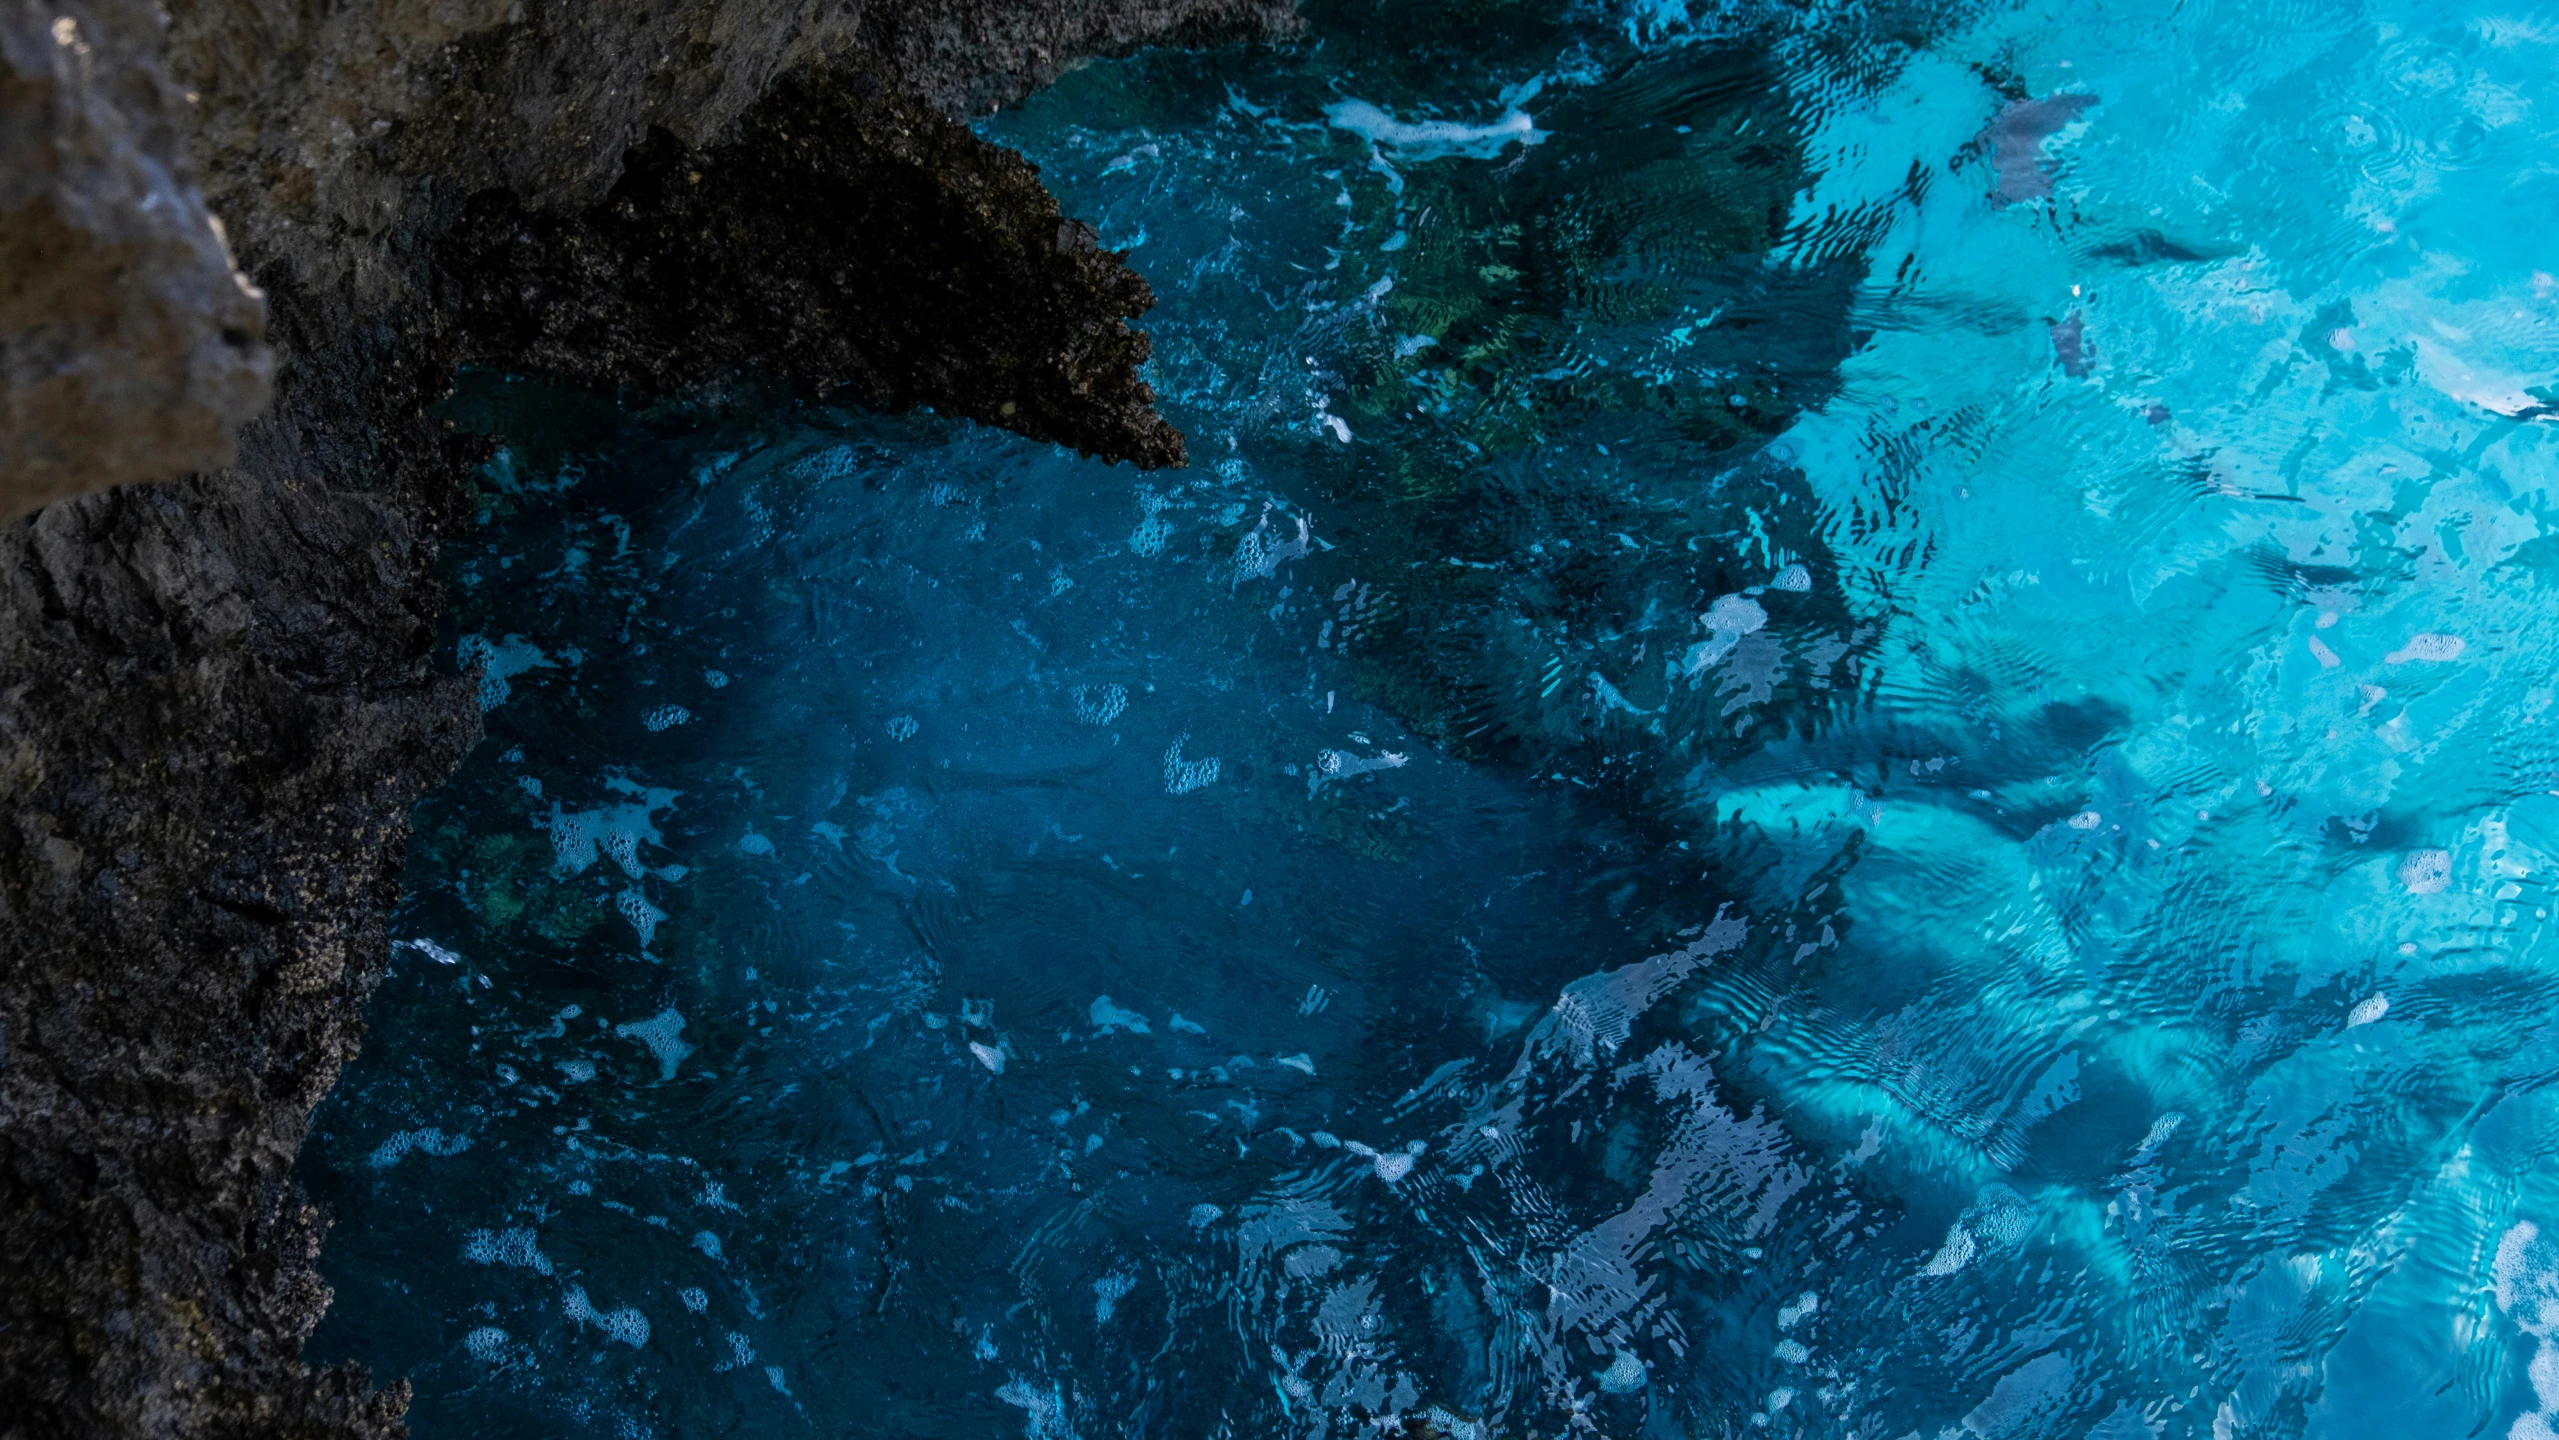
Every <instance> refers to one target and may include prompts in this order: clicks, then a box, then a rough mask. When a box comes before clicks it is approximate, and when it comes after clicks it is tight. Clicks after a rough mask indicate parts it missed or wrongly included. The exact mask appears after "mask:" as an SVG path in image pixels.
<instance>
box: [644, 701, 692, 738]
mask: <svg viewBox="0 0 2559 1440" xmlns="http://www.w3.org/2000/svg"><path fill="white" fill-rule="evenodd" d="M692 718H693V712H692V711H690V710H687V709H685V708H684V707H683V706H681V705H660V706H658V707H657V708H656V709H654V710H651V711H650V712H649V713H647V714H646V715H643V716H641V717H640V726H641V728H642V729H645V730H647V731H648V732H649V733H650V734H652V735H654V734H656V733H658V732H659V731H661V730H672V729H674V728H675V727H676V726H678V725H681V724H683V723H684V722H685V721H687V720H690V719H692Z"/></svg>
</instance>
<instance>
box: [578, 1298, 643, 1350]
mask: <svg viewBox="0 0 2559 1440" xmlns="http://www.w3.org/2000/svg"><path fill="white" fill-rule="evenodd" d="M560 1311H561V1313H562V1314H564V1315H566V1316H568V1318H569V1319H571V1320H574V1321H576V1322H577V1323H578V1324H579V1325H580V1326H582V1327H583V1326H587V1325H593V1326H594V1327H595V1328H597V1329H598V1330H601V1331H603V1332H604V1336H605V1338H606V1339H608V1340H619V1341H621V1342H622V1343H623V1344H625V1345H628V1346H630V1347H632V1348H633V1349H637V1348H639V1347H640V1346H643V1345H646V1344H648V1343H649V1317H647V1316H646V1315H643V1314H641V1313H640V1312H639V1311H638V1310H637V1309H635V1308H633V1307H631V1306H627V1305H626V1306H624V1307H622V1308H621V1309H619V1310H598V1309H596V1308H595V1306H594V1305H593V1304H592V1303H590V1302H589V1301H588V1300H587V1298H586V1287H584V1286H582V1285H572V1286H570V1287H569V1289H568V1293H567V1294H566V1295H564V1296H562V1297H561V1300H560Z"/></svg>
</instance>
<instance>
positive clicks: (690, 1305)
mask: <svg viewBox="0 0 2559 1440" xmlns="http://www.w3.org/2000/svg"><path fill="white" fill-rule="evenodd" d="M675 1298H676V1299H677V1300H679V1301H682V1302H683V1304H684V1308H685V1309H687V1310H690V1311H692V1312H693V1313H694V1314H696V1315H699V1314H701V1313H702V1312H703V1311H705V1310H708V1309H710V1308H711V1295H710V1292H709V1291H706V1290H704V1289H703V1288H702V1287H701V1286H699V1285H687V1286H685V1287H684V1288H683V1289H681V1290H678V1291H676V1292H675Z"/></svg>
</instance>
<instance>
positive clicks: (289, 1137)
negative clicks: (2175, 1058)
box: [0, 0, 1290, 1440]
mask: <svg viewBox="0 0 2559 1440" xmlns="http://www.w3.org/2000/svg"><path fill="white" fill-rule="evenodd" d="M171 12H172V13H171V14H170V15H169V16H168V17H167V18H166V19H165V20H164V19H163V17H162V16H161V15H159V13H158V12H157V11H155V10H154V9H153V8H152V7H150V6H149V5H147V4H137V3H127V0H84V3H73V4H64V5H51V6H46V7H42V8H38V7H36V6H34V5H33V4H21V3H10V0H0V514H6V513H9V512H14V511H22V510H27V509H30V508H31V507H35V506H38V505H42V506H43V507H44V508H41V509H37V510H35V511H34V513H32V514H27V515H23V516H22V517H21V518H19V519H17V520H15V521H13V522H8V523H7V524H6V526H5V528H0V1437H8V1440H17V1437H28V1440H33V1437H51V1436H58V1435H83V1434H137V1435H225V1436H228V1435H242V1436H247V1435H258V1436H298V1435H311V1436H320V1435H389V1434H397V1433H400V1432H401V1429H402V1427H401V1424H400V1421H399V1418H398V1417H399V1415H400V1412H401V1410H402V1408H403V1405H404V1403H405V1391H404V1389H403V1388H402V1387H400V1386H398V1385H394V1386H393V1387H391V1388H390V1389H387V1390H382V1391H375V1390H373V1388H372V1386H371V1384H370V1382H369V1380H368V1378H367V1377H366V1376H365V1375H364V1374H363V1373H362V1372H361V1371H353V1370H347V1371H329V1372H318V1373H314V1372H310V1371H307V1370H306V1369H305V1368H304V1367H303V1366H302V1364H301V1363H300V1359H299V1351H300V1346H301V1341H302V1338H303V1337H304V1336H305V1335H306V1334H308V1333H309V1331H310V1328H311V1326H312V1325H313V1324H314V1323H315V1322H316V1321H317V1319H318V1317H319V1315H320V1313H321V1311H322V1310H323V1309H324V1308H325V1307H326V1305H327V1303H328V1298H329V1297H328V1292H327V1289H326V1287H325V1286H323V1285H322V1284H321V1283H320V1281H319V1279H318V1276H317V1273H316V1271H315V1269H314V1265H313V1261H314V1259H315V1257H316V1255H317V1253H318V1249H319V1244H320V1239H321V1234H322V1231H323V1229H324V1223H323V1221H322V1219H321V1217H319V1216H318V1215H316V1214H315V1213H314V1212H313V1211H312V1209H311V1207H310V1206H309V1205H308V1203H307V1202H306V1201H305V1200H304V1199H303V1198H302V1197H301V1196H300V1195H299V1193H298V1192H297V1191H296V1190H295V1189H294V1187H293V1186H292V1184H291V1182H290V1178H289V1171H290V1167H291V1165H292V1162H293V1157H294V1154H295V1152H296V1150H297V1149H298V1148H299V1146H300V1143H301V1140H302V1135H303V1130H304V1127H305V1125H306V1123H307V1120H308V1117H309V1114H310V1111H311V1108H312V1106H313V1105H314V1104H315V1103H316V1102H317V1101H318V1100H319V1099H320V1097H321V1096H322V1095H324V1094H325V1093H326V1092H327V1090H328V1089H329V1087H330V1085H331V1084H332V1083H333V1082H334V1080H335V1077H336V1075H337V1073H338V1070H339V1068H340V1067H341V1066H342V1065H343V1064H344V1063H345V1062H346V1060H347V1059H348V1057H349V1056H351V1055H352V1054H353V1053H354V1048H355V1046H356V1044H357V1041H358V1038H359V1035H360V1032H361V1017H362V1012H363V1007H364V1004H365V1000H366V998H367V995H368V994H369V992H370V990H371V988H372V985H373V983H374V981H375V979H376V977H377V976H378V975H379V973H380V971H381V967H382V963H383V960H384V958H385V951H386V937H385V934H384V929H383V923H384V916H385V913H386V911H387V908H388V905H389V902H390V901H391V899H392V898H393V887H394V884H395V879H394V877H395V876H396V873H397V870H398V864H399V855H400V847H401V843H402V836H403V834H404V830H405V825H406V817H407V812H408V809H409V806H410V805H411V803H412V802H413V801H414V800H415V799H416V798H417V796H418V795H419V794H421V793H422V792H423V791H424V790H425V789H427V788H428V787H430V786H432V785H433V784H435V783H436V782H437V781H438V780H439V779H440V778H441V777H442V776H443V775H444V774H445V773H446V772H447V771H448V770H449V768H450V767H451V766H452V765H453V763H454V762H455V760H456V759H457V758H458V757H459V756H460V755H461V753H462V752H463V751H464V750H465V749H466V748H467V747H468V746H469V745H470V744H471V743H472V742H473V741H474V740H475V739H476V737H477V734H478V716H477V710H476V707H475V706H474V704H473V702H472V699H471V691H470V684H469V682H468V680H467V679H465V678H460V677H455V676H452V675H450V674H445V673H442V672H441V671H440V670H439V668H438V667H437V666H436V665H435V664H433V663H431V661H430V651H431V649H432V644H433V639H434V636H435V622H436V616H437V613H438V610H439V606H440V603H441V596H440V593H439V589H438V585H437V581H436V578H435V571H434V561H435V554H436V548H437V543H438V538H439V536H440V534H441V533H442V532H443V529H444V527H445V526H446V525H448V524H449V523H452V522H453V521H454V520H455V519H456V518H457V516H458V515H459V514H460V513H461V503H460V502H461V499H462V496H461V490H460V485H461V477H462V475H463V473H464V472H465V469H466V467H467V466H468V465H469V463H470V462H471V461H472V460H473V459H474V458H476V452H475V451H474V449H473V448H472V443H471V442H469V441H467V440H465V439H462V438H459V437H455V436H453V435H451V434H450V433H449V432H448V431H447V430H446V429H445V427H444V426H442V425H441V424H440V423H437V422H436V421H434V420H432V419H431V418H430V416H429V414H428V407H429V406H430V405H432V403H433V402H434V401H435V400H436V399H437V398H438V397H439V396H440V395H441V394H443V393H444V391H445V389H446V388H447V386H448V384H449V382H450V378H451V376H452V373H453V370H454V367H455V366H456V365H457V364H460V363H466V362H469V361H472V360H481V361H487V362H490V363H498V364H508V365H520V366H530V367H538V368H542V369H545V370H548V371H551V372H553V373H556V374H561V375H565V376H568V377H570V378H573V379H576V380H580V381H583V382H586V383H590V384H597V385H606V386H633V387H639V388H643V389H654V390H664V389H669V388H680V387H689V386H694V385H698V384H703V383H709V382H718V381H721V380H723V379H725V378H727V377H730V376H732V375H736V374H739V373H740V372H755V373H756V374H757V375H758V377H759V383H762V384H768V385H769V384H779V385H781V386H783V387H787V388H789V389H793V390H797V391H799V392H801V393H806V394H812V395H826V396H830V397H834V398H839V399H846V400H852V401H856V402H859V403H864V404H871V405H881V406H908V405H918V404H930V405H935V406H937V407H941V408H944V409H947V410H949V411H952V412H953V413H959V414H966V415H970V416H974V417H977V418H980V419H983V420H986V421H988V422H990V423H994V424H1000V425H1005V426H1009V427H1011V428H1015V429H1018V430H1021V431H1023V432H1025V433H1027V434H1031V435H1034V436H1038V437H1042V438H1049V439H1054V440H1059V441H1062V442H1065V443H1069V444H1073V445H1076V446H1079V447H1081V448H1084V449H1086V450H1089V451H1092V452H1094V453H1097V454H1102V455H1106V456H1111V457H1113V458H1128V459H1133V460H1136V461H1138V462H1139V463H1141V464H1169V463H1178V462H1179V460H1180V458H1181V442H1180V439H1179V437H1178V436H1177V435H1175V434H1174V433H1173V432H1172V431H1171V429H1170V428H1169V427H1168V426H1166V425H1165V424H1164V422H1163V421H1162V419H1161V418H1160V417H1158V416H1156V415H1155V413H1154V411H1153V410H1152V408H1151V404H1150V402H1151V398H1152V397H1151V396H1150V395H1149V394H1148V393H1147V391H1146V390H1145V387H1144V386H1143V385H1142V383H1140V382H1139V380H1138V379H1137V376H1136V373H1135V367H1136V364H1137V362H1139V361H1140V360H1142V359H1143V358H1144V355H1145V341H1144V339H1143V337H1142V336H1139V335H1137V334H1135V333H1133V332H1131V331H1130V330H1129V329H1128V328H1127V327H1126V326H1125V324H1124V323H1122V322H1123V320H1124V319H1125V318H1126V317H1128V316H1130V315H1132V314H1134V313H1136V312H1138V311H1140V310H1142V309H1143V308H1144V307H1145V306H1146V304H1147V303H1149V300H1150V297H1149V296H1148V294H1147V292H1146V289H1145V286H1144V284H1143V282H1141V281H1139V280H1138V279H1137V277H1136V276H1135V275H1134V274H1132V273H1131V272H1129V271H1128V270H1127V269H1126V268H1125V267H1124V266H1123V265H1121V264H1120V263H1119V260H1118V257H1117V256H1115V255H1112V254H1110V253H1109V252H1106V251H1103V250H1101V249H1099V248H1098V247H1097V246H1096V244H1095V243H1094V240H1093V237H1092V234H1091V232H1090V231H1089V230H1088V229H1086V228H1085V227H1083V226H1081V225H1080V224H1078V223H1076V222H1074V221H1072V220H1068V219H1065V218H1063V217H1061V216H1060V215H1059V214H1058V211H1057V208H1056V206H1055V203H1054V202H1053V201H1052V200H1051V199H1050V198H1049V197H1048V195H1047V194H1046V192H1045V191H1044V190H1042V189H1041V188H1040V186H1039V184H1038V182H1037V178H1036V174H1035V172H1033V171H1032V170H1031V168H1030V167H1029V166H1028V165H1026V164H1025V163H1023V162H1022V161H1021V160H1020V159H1019V158H1018V157H1015V156H1012V155H1009V154H1007V153H1005V152H1003V151H1001V150H998V149H996V148H995V147H992V146H989V145H987V144H985V143H983V142H981V141H979V140H977V139H976V138H975V137H974V136H973V135H972V134H971V133H970V132H969V131H968V130H967V129H966V128H965V127H964V126H962V125H960V124H957V123H955V122H954V120H953V119H952V118H951V117H952V116H954V115H957V114H962V113H965V112H967V111H970V110H973V109H982V108H985V107H987V106H992V105H996V104H1001V103H1004V102H1006V101H1008V100H1010V99H1011V98H1013V97H1014V96H1017V95H1019V94H1020V93H1022V92H1024V91H1025V90H1027V89H1029V88H1030V87H1032V86H1035V85H1038V84H1040V83H1043V82H1045V81H1046V80H1048V79H1050V78H1052V77H1054V75H1055V74H1056V73H1057V72H1058V70H1059V69H1060V67H1062V66H1064V65H1067V64H1069V63H1072V62H1073V61H1074V60H1075V59H1076V58H1077V57H1079V56H1083V55H1087V54H1092V53H1096V52H1101V51H1109V50H1114V49H1120V48H1125V47H1128V46H1131V45H1134V44H1138V43H1144V42H1149V41H1177V42H1209V41H1219V40H1226V39H1236V38H1256V37H1267V36H1271V35H1275V34H1277V33H1280V32H1282V31H1283V30H1285V29H1286V28H1287V26H1288V25H1289V24H1290V15H1289V10H1288V6H1287V4H1286V0H1091V3H1076V0H912V3H907V4H903V5H897V6H890V5H886V4H872V5H866V4H864V3H860V0H729V3H718V0H634V3H631V4H627V5H615V6H573V5H569V4H566V3H551V0H375V3H352V4H343V5H336V6H318V5H310V4H301V3H290V0H173V3H172V6H171ZM214 216H220V217H221V219H222V221H223V222H225V224H227V226H228V234H227V237H226V235H225V233H224V230H223V228H222V227H221V226H218V225H216V224H215V223H214V221H213V218H212V217H214ZM226 244H227V246H228V248H227V249H226ZM235 257H236V262H237V264H238V265H239V266H240V267H241V269H242V271H244V272H245V275H246V276H247V277H249V278H247V279H243V278H241V276H239V275H235V274H234V273H233V269H232V266H233V264H234V260H235ZM270 392H271V393H270ZM261 404H264V406H265V409H264V410H263V413H259V407H260V406H261ZM252 414H256V415H257V418H255V419H254V420H249V421H248V423H247V424H246V425H245V427H243V426H242V425H241V422H242V421H243V420H244V419H245V418H246V417H248V416H250V415H252ZM235 429H236V433H237V439H236V447H235V441H234V438H233V437H234V432H235ZM120 481H158V482H165V483H151V484H127V485H124V486H123V488H119V489H111V490H104V491H100V492H99V493H89V494H82V493H80V492H82V491H91V490H96V489H97V487H99V486H103V485H110V484H115V483H117V482H120ZM65 497H73V498H65ZM48 502H50V503H48Z"/></svg>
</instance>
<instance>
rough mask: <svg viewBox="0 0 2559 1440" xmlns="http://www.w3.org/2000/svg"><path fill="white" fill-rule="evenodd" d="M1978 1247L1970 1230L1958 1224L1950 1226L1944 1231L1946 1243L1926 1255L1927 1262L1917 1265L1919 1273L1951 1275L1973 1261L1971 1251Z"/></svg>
mask: <svg viewBox="0 0 2559 1440" xmlns="http://www.w3.org/2000/svg"><path fill="white" fill-rule="evenodd" d="M1979 1248H1980V1247H1979V1246H1978V1245H1976V1244H1975V1243H1974V1241H1973V1234H1972V1232H1971V1231H1969V1230H1967V1229H1965V1228H1964V1227H1963V1226H1962V1225H1960V1224H1958V1225H1954V1226H1950V1227H1948V1229H1947V1231H1946V1243H1945V1244H1943V1245H1940V1246H1938V1247H1937V1253H1936V1254H1934V1255H1931V1256H1929V1257H1928V1263H1927V1264H1925V1265H1922V1266H1921V1267H1919V1273H1920V1274H1922V1275H1952V1274H1954V1273H1955V1272H1956V1271H1958V1270H1961V1269H1963V1268H1964V1267H1965V1266H1967V1265H1970V1264H1971V1263H1973V1252H1974V1251H1975V1250H1977V1249H1979Z"/></svg>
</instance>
